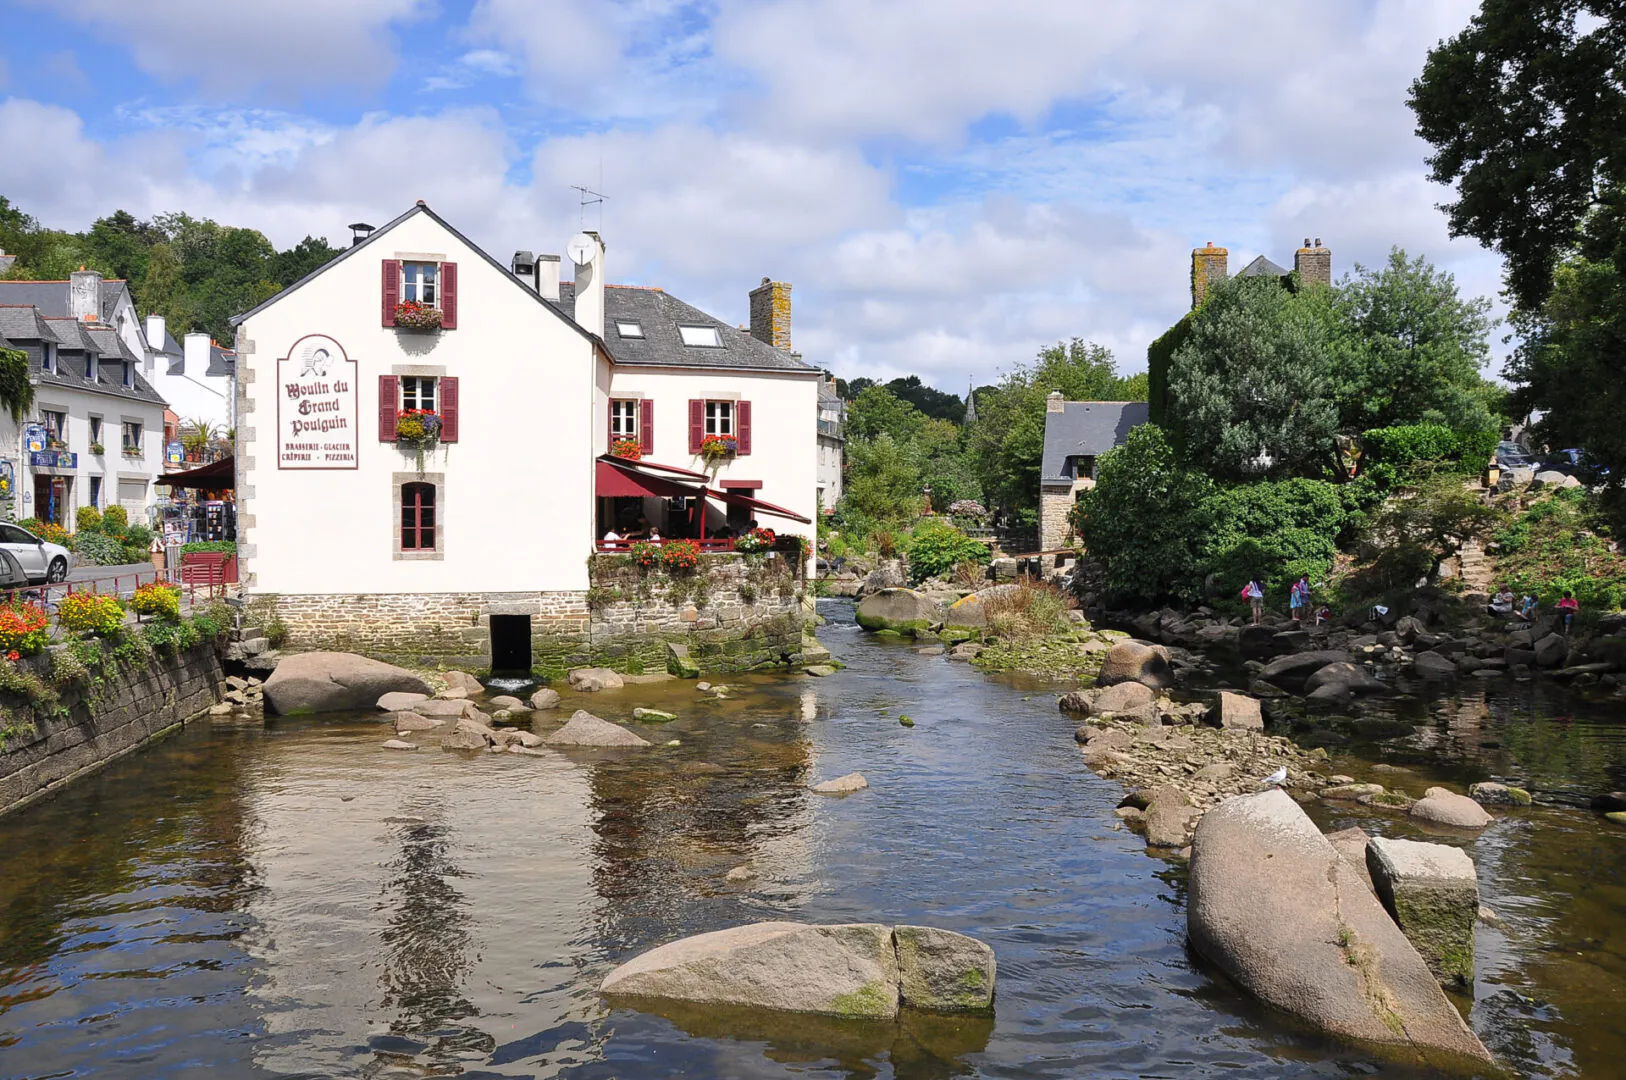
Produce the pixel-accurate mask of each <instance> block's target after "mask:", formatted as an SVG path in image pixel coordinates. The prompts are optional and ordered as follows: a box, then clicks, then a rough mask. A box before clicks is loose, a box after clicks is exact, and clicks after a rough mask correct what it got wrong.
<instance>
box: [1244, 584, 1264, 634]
mask: <svg viewBox="0 0 1626 1080" xmlns="http://www.w3.org/2000/svg"><path fill="white" fill-rule="evenodd" d="M1242 596H1243V598H1244V599H1246V600H1247V601H1248V606H1249V607H1250V608H1252V609H1253V625H1255V626H1261V625H1263V624H1264V621H1265V587H1264V586H1263V585H1261V584H1259V579H1258V578H1251V579H1249V581H1248V583H1247V584H1246V585H1244V586H1243V587H1242Z"/></svg>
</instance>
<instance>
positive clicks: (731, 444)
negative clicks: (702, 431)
mask: <svg viewBox="0 0 1626 1080" xmlns="http://www.w3.org/2000/svg"><path fill="white" fill-rule="evenodd" d="M738 448H739V443H738V442H736V441H735V439H734V436H732V435H707V436H706V437H705V438H704V439H701V440H700V456H701V457H702V458H704V459H705V462H706V464H707V465H716V464H717V463H718V462H720V461H722V460H723V459H725V458H731V457H733V456H734V451H735V450H737V449H738Z"/></svg>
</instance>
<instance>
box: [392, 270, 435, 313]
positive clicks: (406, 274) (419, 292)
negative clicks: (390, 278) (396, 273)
mask: <svg viewBox="0 0 1626 1080" xmlns="http://www.w3.org/2000/svg"><path fill="white" fill-rule="evenodd" d="M439 271H440V264H439V263H432V262H403V263H402V264H401V300H402V302H403V303H405V302H407V301H413V302H415V303H419V304H426V305H428V306H429V307H439V306H440V290H439V289H438V288H437V287H436V283H437V280H438V277H439Z"/></svg>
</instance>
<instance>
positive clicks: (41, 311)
mask: <svg viewBox="0 0 1626 1080" xmlns="http://www.w3.org/2000/svg"><path fill="white" fill-rule="evenodd" d="M0 343H4V344H6V345H7V346H8V347H10V348H14V349H19V350H21V351H22V352H24V353H25V354H27V356H28V359H29V379H30V381H31V382H32V383H33V384H34V405H33V408H32V410H31V411H30V413H29V415H28V417H27V418H26V419H25V421H24V423H22V424H14V423H12V422H11V420H10V418H9V417H0V447H3V448H4V449H3V450H0V462H3V464H0V472H3V471H4V470H5V468H6V467H7V465H10V468H11V471H12V474H13V481H14V485H15V487H14V497H13V499H12V503H11V507H10V510H11V513H12V514H13V515H15V516H16V517H18V518H30V517H32V518H38V519H39V520H41V521H50V522H52V523H54V524H58V525H62V526H64V527H66V528H69V529H72V528H73V523H74V517H75V512H76V511H77V510H78V508H79V507H81V506H94V507H97V508H98V509H105V508H107V507H108V506H112V505H118V506H122V507H123V508H124V509H125V510H126V511H127V512H128V514H129V516H130V519H131V520H132V521H145V520H146V518H147V509H148V507H149V506H150V505H151V504H152V501H153V498H154V494H155V493H154V490H153V481H154V480H155V479H156V478H157V476H158V474H159V473H161V472H162V470H163V435H164V400H163V397H162V396H161V395H160V394H159V393H158V392H157V391H156V390H155V389H154V388H153V387H152V385H151V384H150V383H149V382H148V381H147V379H146V378H145V376H144V374H143V370H142V369H143V368H144V367H145V366H146V342H145V340H144V338H143V336H142V330H141V325H140V322H139V320H138V319H137V318H136V313H135V305H134V303H133V302H132V300H131V298H130V292H129V288H128V287H127V286H126V284H125V283H124V282H122V281H112V280H104V279H103V278H102V276H101V275H100V274H98V273H96V272H95V271H85V270H81V271H78V272H77V273H75V274H74V275H73V276H72V278H71V279H70V280H69V281H5V282H0Z"/></svg>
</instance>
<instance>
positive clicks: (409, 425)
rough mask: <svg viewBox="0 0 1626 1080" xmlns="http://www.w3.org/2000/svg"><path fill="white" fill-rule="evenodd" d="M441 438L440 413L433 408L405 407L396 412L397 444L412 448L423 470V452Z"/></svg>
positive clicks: (419, 468)
mask: <svg viewBox="0 0 1626 1080" xmlns="http://www.w3.org/2000/svg"><path fill="white" fill-rule="evenodd" d="M439 440H440V414H439V413H436V412H435V411H434V410H432V409H404V410H402V411H401V412H399V413H396V414H395V444H396V445H397V446H400V447H405V448H409V449H411V450H412V451H413V452H414V453H415V454H416V455H417V458H418V471H419V472H420V473H421V472H423V453H424V451H425V450H427V449H429V448H430V447H432V446H434V445H435V443H436V442H438V441H439Z"/></svg>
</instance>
